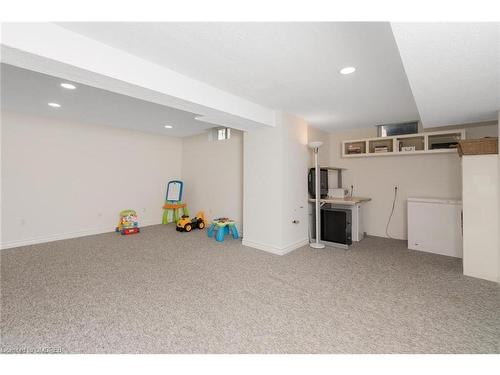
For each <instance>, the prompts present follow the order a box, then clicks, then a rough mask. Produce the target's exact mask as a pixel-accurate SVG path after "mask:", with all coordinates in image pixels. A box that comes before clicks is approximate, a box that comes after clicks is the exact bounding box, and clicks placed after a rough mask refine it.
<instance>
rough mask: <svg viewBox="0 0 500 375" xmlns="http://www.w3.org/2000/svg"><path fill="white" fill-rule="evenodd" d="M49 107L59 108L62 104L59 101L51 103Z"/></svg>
mask: <svg viewBox="0 0 500 375" xmlns="http://www.w3.org/2000/svg"><path fill="white" fill-rule="evenodd" d="M49 107H54V108H59V107H61V105H60V104H59V103H49Z"/></svg>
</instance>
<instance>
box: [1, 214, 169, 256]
mask: <svg viewBox="0 0 500 375" xmlns="http://www.w3.org/2000/svg"><path fill="white" fill-rule="evenodd" d="M158 224H161V219H160V220H155V221H150V222H140V227H141V228H142V227H148V226H150V225H158ZM114 231H115V227H113V228H109V227H106V228H93V229H87V230H82V231H76V232H66V233H55V234H51V235H48V236H43V237H33V238H26V239H22V240H17V241H8V242H2V243H1V245H0V249H1V250H5V249H11V248H14V247H21V246H28V245H36V244H39V243H46V242H53V241H60V240H68V239H71V238H78V237H85V236H92V235H95V234H103V233H111V232H114Z"/></svg>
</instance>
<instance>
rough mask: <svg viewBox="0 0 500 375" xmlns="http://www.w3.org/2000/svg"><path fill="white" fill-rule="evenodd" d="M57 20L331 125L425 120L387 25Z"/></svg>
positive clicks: (314, 122) (318, 123) (220, 85)
mask: <svg viewBox="0 0 500 375" xmlns="http://www.w3.org/2000/svg"><path fill="white" fill-rule="evenodd" d="M58 25H60V26H63V27H65V28H67V29H69V30H72V31H75V32H77V33H80V34H82V35H85V36H87V37H90V38H93V39H95V40H98V41H100V42H103V43H105V44H108V45H110V46H112V47H115V48H118V49H122V50H124V51H126V52H128V53H131V54H134V55H137V56H140V57H141V58H144V59H147V60H150V61H152V62H155V63H157V64H159V65H162V66H164V67H167V68H169V69H172V70H175V71H177V72H179V73H181V74H184V75H187V76H190V77H192V78H195V79H198V80H200V81H204V82H206V83H208V84H210V85H213V86H215V87H218V88H220V89H223V90H226V91H228V92H231V93H233V94H236V95H238V96H241V97H243V98H246V99H248V100H251V101H253V102H255V103H258V104H261V105H264V106H266V107H269V108H273V109H278V110H284V111H286V112H290V113H293V114H296V115H298V116H300V117H302V118H304V119H305V120H307V121H308V122H309V123H310V124H311V125H313V126H317V127H319V128H322V129H325V130H334V129H338V128H354V127H363V126H371V125H376V124H380V123H391V122H398V121H406V120H415V119H418V118H419V115H418V112H417V108H416V105H415V102H414V99H413V96H412V93H411V90H410V86H409V84H408V80H407V77H406V74H405V71H404V68H403V65H402V62H401V59H400V56H399V52H398V49H397V46H396V44H395V41H394V36H393V34H392V30H391V27H390V24H389V23H356V22H349V23H341V22H328V23H131V22H121V23H108V22H106V23H95V22H91V23H59V24H58ZM350 65H352V66H355V67H356V68H357V71H356V72H355V73H354V74H352V75H349V76H342V75H340V74H339V69H340V68H342V67H345V66H350Z"/></svg>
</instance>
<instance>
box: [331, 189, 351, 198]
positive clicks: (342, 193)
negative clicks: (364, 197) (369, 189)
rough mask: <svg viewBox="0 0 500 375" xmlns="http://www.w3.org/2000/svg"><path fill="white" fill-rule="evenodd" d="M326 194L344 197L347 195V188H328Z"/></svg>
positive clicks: (333, 196) (332, 196)
mask: <svg viewBox="0 0 500 375" xmlns="http://www.w3.org/2000/svg"><path fill="white" fill-rule="evenodd" d="M328 195H329V196H330V197H331V198H341V199H343V198H346V197H348V196H349V190H347V189H339V188H334V189H328Z"/></svg>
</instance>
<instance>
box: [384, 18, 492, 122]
mask: <svg viewBox="0 0 500 375" xmlns="http://www.w3.org/2000/svg"><path fill="white" fill-rule="evenodd" d="M392 28H393V30H394V35H395V38H396V41H397V45H398V47H399V50H400V52H401V57H402V60H403V63H404V66H405V69H406V73H407V75H408V79H409V82H410V85H411V88H412V91H413V95H414V97H415V100H416V103H417V106H418V110H419V113H420V117H421V120H422V123H423V125H424V127H431V126H440V125H452V124H463V123H470V122H479V121H487V120H494V119H496V118H497V112H496V111H498V110H499V109H500V24H499V23H396V24H392Z"/></svg>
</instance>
